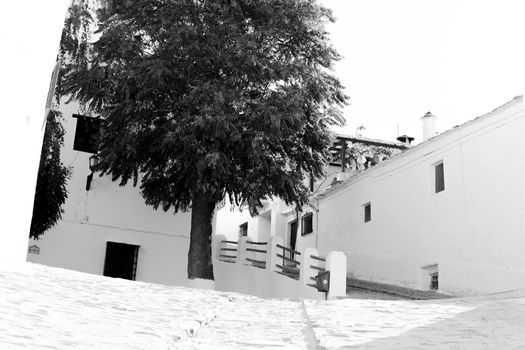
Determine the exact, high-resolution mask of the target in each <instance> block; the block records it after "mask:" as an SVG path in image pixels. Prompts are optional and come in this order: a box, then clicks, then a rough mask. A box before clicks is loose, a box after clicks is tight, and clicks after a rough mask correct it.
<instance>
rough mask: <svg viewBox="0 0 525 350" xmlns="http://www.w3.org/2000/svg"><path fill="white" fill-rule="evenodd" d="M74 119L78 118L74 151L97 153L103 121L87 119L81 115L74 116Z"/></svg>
mask: <svg viewBox="0 0 525 350" xmlns="http://www.w3.org/2000/svg"><path fill="white" fill-rule="evenodd" d="M73 118H77V127H76V129H75V141H74V142H73V149H74V150H75V151H81V152H87V153H97V149H98V133H99V130H100V124H101V121H102V120H101V119H100V118H93V117H86V116H83V115H79V114H73Z"/></svg>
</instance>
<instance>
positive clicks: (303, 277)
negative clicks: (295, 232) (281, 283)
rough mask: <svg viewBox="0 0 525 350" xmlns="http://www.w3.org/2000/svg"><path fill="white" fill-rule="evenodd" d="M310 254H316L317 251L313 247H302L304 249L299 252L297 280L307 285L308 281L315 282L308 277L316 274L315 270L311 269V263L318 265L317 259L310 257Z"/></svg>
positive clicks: (317, 253)
mask: <svg viewBox="0 0 525 350" xmlns="http://www.w3.org/2000/svg"><path fill="white" fill-rule="evenodd" d="M312 255H314V256H318V255H319V252H318V251H317V249H315V248H304V250H303V251H302V252H301V255H300V256H301V260H300V262H301V264H300V265H299V267H300V273H299V280H300V281H301V283H302V284H303V285H305V286H306V285H307V284H308V283H310V284H311V283H315V281H313V280H312V279H310V277H315V276H316V275H317V271H316V270H314V269H312V267H311V266H312V265H314V266H318V265H319V264H318V263H319V261H317V260H314V259H312Z"/></svg>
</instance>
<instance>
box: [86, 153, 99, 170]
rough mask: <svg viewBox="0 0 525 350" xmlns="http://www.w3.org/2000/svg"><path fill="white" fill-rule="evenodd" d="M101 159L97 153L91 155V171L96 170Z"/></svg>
mask: <svg viewBox="0 0 525 350" xmlns="http://www.w3.org/2000/svg"><path fill="white" fill-rule="evenodd" d="M99 160H100V159H99V158H98V156H97V155H96V154H93V155H92V156H91V157H89V170H91V172H93V171H95V169H96V167H97V165H98V162H99Z"/></svg>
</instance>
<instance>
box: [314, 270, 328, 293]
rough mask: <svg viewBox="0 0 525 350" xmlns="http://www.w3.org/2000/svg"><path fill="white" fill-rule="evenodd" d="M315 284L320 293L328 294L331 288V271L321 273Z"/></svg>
mask: <svg viewBox="0 0 525 350" xmlns="http://www.w3.org/2000/svg"><path fill="white" fill-rule="evenodd" d="M315 284H316V287H317V290H318V291H320V292H328V289H329V288H330V271H324V272H319V273H318V274H317V277H316V281H315Z"/></svg>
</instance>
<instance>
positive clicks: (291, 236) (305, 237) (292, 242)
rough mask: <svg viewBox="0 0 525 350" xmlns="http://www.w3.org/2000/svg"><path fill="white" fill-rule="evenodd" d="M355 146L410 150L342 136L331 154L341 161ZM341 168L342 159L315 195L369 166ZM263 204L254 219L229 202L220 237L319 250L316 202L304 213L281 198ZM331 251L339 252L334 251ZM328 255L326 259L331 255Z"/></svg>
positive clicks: (353, 164) (221, 211)
mask: <svg viewBox="0 0 525 350" xmlns="http://www.w3.org/2000/svg"><path fill="white" fill-rule="evenodd" d="M343 143H344V146H343ZM352 143H354V144H368V145H373V146H379V147H384V148H388V149H389V150H390V151H392V152H393V153H394V154H396V153H399V152H401V150H402V149H405V148H406V145H405V144H403V143H401V142H388V141H381V140H373V139H368V138H365V137H361V136H348V135H342V134H340V135H337V138H336V140H335V141H334V143H333V146H332V147H331V150H330V151H331V152H332V154H334V153H335V154H336V155H337V157H339V154H338V153H340V152H341V151H342V152H344V151H345V150H344V149H342V148H346V147H351V145H352ZM337 164H339V165H337ZM341 164H342V162H341V160H340V157H339V158H338V159H337V160H336V162H331V163H330V164H329V165H327V167H326V168H325V175H324V177H323V178H321V179H318V180H317V181H316V182H315V183H314V184H312V185H313V186H312V187H311V189H312V194H316V193H322V192H324V191H325V190H326V189H327V188H329V187H331V186H332V185H333V183H334V181H338V182H341V181H344V180H345V179H347V178H349V177H351V176H353V175H355V174H358V173H361V172H362V171H364V170H365V167H368V166H369V165H366V164H364V163H363V164H357V163H356V162H354V161H352V162H350V161H349V160H346V161H345V163H344V164H345V165H344V166H341ZM263 204H264V205H263V207H262V208H260V209H259V214H258V215H257V216H255V217H251V216H250V214H249V211H248V209H239V208H238V207H234V206H231V205H230V204H229V203H228V201H226V204H225V205H224V207H222V208H220V209H219V210H218V211H217V215H216V217H217V230H216V234H217V235H223V236H225V237H226V238H227V239H228V240H238V239H239V238H240V237H241V236H247V237H249V238H250V239H251V240H254V241H257V242H266V241H268V240H269V239H270V237H273V236H279V237H281V238H282V240H283V243H284V244H285V246H287V247H290V248H292V249H295V250H298V251H301V250H303V249H304V248H308V247H317V246H318V235H317V230H318V214H319V210H318V206H317V202H316V200H315V199H314V200H312V201H311V202H310V204H309V205H305V206H304V207H303V208H302V210H301V211H300V212H299V211H296V210H295V208H294V207H292V206H288V205H286V203H284V201H282V200H281V199H279V198H273V199H271V200H265V201H263ZM330 250H339V249H338V248H331V249H330ZM324 253H325V255H326V253H328V251H326V252H324Z"/></svg>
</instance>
